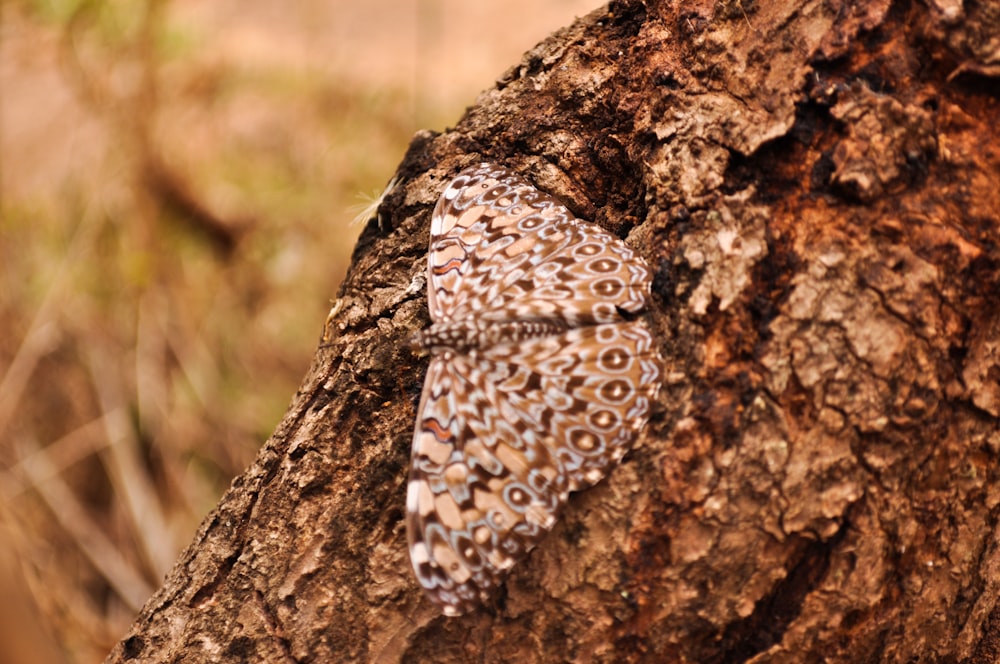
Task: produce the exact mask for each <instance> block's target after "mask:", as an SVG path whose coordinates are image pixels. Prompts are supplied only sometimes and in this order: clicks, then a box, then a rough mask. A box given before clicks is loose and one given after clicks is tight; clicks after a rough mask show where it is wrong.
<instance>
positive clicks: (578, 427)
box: [406, 164, 663, 616]
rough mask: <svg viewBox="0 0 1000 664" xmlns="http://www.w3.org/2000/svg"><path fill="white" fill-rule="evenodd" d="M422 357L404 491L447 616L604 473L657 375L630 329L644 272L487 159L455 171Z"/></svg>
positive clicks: (629, 438) (468, 605) (413, 542)
mask: <svg viewBox="0 0 1000 664" xmlns="http://www.w3.org/2000/svg"><path fill="white" fill-rule="evenodd" d="M427 267H428V270H427V303H428V308H429V310H430V317H431V321H432V323H433V324H432V325H431V326H430V327H429V328H427V329H426V330H423V331H422V332H419V333H418V334H417V335H416V336H415V339H414V340H415V342H416V343H417V344H418V345H420V346H422V347H424V348H426V349H429V350H430V352H431V355H432V357H431V362H430V367H429V368H428V370H427V377H426V379H425V382H424V389H423V394H422V396H421V399H420V407H419V410H418V412H417V423H416V430H415V431H414V436H413V453H412V459H411V464H410V478H409V484H408V487H407V497H406V509H407V522H406V526H407V537H408V541H409V547H410V560H411V562H412V564H413V569H414V571H415V572H416V576H417V579H418V580H419V582H420V584H421V586H423V588H424V591H425V592H426V594H427V595H428V596H429V597H430V598H431V600H433V601H434V602H435V603H436V604H437V605H439V606H440V607H441V609H442V611H443V612H444V613H445V614H446V615H450V616H453V615H460V614H462V613H466V612H467V611H469V610H471V609H473V608H475V607H476V606H478V605H480V604H481V603H482V602H484V601H486V600H487V599H488V598H489V597H490V596H491V595H492V593H493V592H494V590H495V589H496V587H497V586H498V585H499V584H500V583H502V582H503V579H504V578H505V577H506V575H507V573H508V571H509V570H510V569H511V567H512V566H513V565H514V564H515V563H517V562H518V561H519V560H521V559H522V558H524V557H525V556H526V555H527V553H528V552H529V551H530V550H531V549H532V548H533V547H534V546H535V545H536V544H537V543H538V542H539V540H540V539H541V538H542V537H543V536H544V535H545V533H547V532H548V531H549V530H551V529H552V526H553V525H554V524H555V522H556V518H557V517H558V515H559V513H560V511H561V509H562V507H563V505H564V504H565V502H566V498H567V496H568V494H569V493H570V492H571V491H578V490H580V489H584V488H587V487H589V486H591V485H593V484H595V483H596V482H598V481H600V480H601V478H603V477H604V476H605V475H606V474H607V472H608V470H609V469H611V468H612V467H613V466H614V465H615V464H616V463H617V462H618V461H619V460H620V459H621V457H622V455H623V454H624V453H625V452H626V451H627V450H628V449H629V448H630V447H631V445H632V443H633V442H634V441H635V439H636V437H637V436H638V434H639V431H640V430H641V429H642V427H643V425H644V424H645V422H646V419H647V417H648V415H649V411H650V407H651V402H652V401H653V400H654V399H655V398H656V394H657V391H658V389H659V385H660V381H661V378H662V373H663V369H662V363H661V360H660V358H659V355H658V354H657V351H656V349H655V348H654V344H653V339H652V336H651V335H650V332H649V330H648V329H647V328H646V326H645V325H643V323H642V322H640V321H636V320H630V316H629V315H630V314H636V313H638V312H640V311H641V310H642V309H643V308H645V306H646V303H647V300H648V298H649V290H650V281H651V274H650V270H649V267H648V266H647V265H646V263H645V261H643V260H642V259H641V258H640V257H639V256H637V255H636V254H635V253H634V252H633V251H632V250H631V249H629V248H628V247H627V246H625V244H624V243H622V242H621V241H620V240H618V239H617V238H615V237H613V236H611V235H609V234H608V233H605V232H604V231H602V230H601V229H600V228H598V227H597V226H595V225H593V224H590V223H587V222H583V221H580V220H579V219H576V218H575V217H573V215H572V214H571V213H570V212H569V210H567V209H566V207H565V206H564V205H562V204H561V203H560V202H559V201H557V200H556V199H555V198H553V197H552V196H549V195H547V194H545V193H543V192H541V191H539V190H538V189H535V188H534V187H533V186H531V185H530V184H528V183H527V182H526V181H525V180H523V179H522V178H520V177H518V176H517V175H514V174H513V173H511V172H509V171H507V170H506V169H504V168H500V167H497V166H494V165H491V164H481V165H479V166H475V167H473V168H470V169H467V170H465V171H463V172H462V173H460V174H459V175H458V177H456V178H455V179H454V180H452V182H451V183H450V184H449V185H448V187H447V188H446V189H445V191H444V193H443V194H442V195H441V198H440V200H439V201H438V203H437V206H436V207H435V208H434V214H433V217H432V218H431V240H430V253H429V256H428V266H427Z"/></svg>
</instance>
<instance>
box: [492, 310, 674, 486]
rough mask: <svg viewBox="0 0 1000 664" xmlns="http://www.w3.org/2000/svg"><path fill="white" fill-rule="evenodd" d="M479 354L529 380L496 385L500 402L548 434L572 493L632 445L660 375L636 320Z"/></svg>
mask: <svg viewBox="0 0 1000 664" xmlns="http://www.w3.org/2000/svg"><path fill="white" fill-rule="evenodd" d="M483 355H484V356H485V357H487V358H489V359H490V360H491V361H493V362H498V363H510V364H514V365H517V366H519V367H522V368H523V369H524V370H525V372H527V373H528V375H530V377H531V380H530V381H525V382H524V383H522V384H518V385H503V386H501V388H502V389H503V390H504V394H503V398H504V400H505V401H506V402H507V404H508V405H509V407H510V408H513V409H514V410H515V411H516V412H517V417H519V418H520V420H521V421H523V422H525V423H526V424H527V425H529V426H530V427H532V428H533V429H534V431H536V432H545V433H546V434H547V435H544V440H545V441H546V444H547V446H548V447H549V449H550V452H551V453H552V454H553V455H554V456H555V457H556V459H557V460H558V462H559V469H560V472H561V473H562V474H563V475H565V477H566V482H567V485H568V487H569V490H570V491H579V490H581V489H585V488H587V487H590V486H592V485H593V484H596V483H597V482H599V481H600V480H601V479H602V478H603V477H604V476H605V475H606V474H607V472H608V470H610V469H611V468H612V467H614V465H615V464H617V463H618V461H620V460H621V457H622V456H623V455H624V454H625V452H627V451H628V450H629V449H630V448H631V446H632V444H633V443H634V442H635V439H636V438H637V436H638V434H639V432H640V431H641V430H642V428H643V426H645V423H646V420H647V418H648V417H649V411H650V409H651V407H652V402H653V401H654V400H655V398H656V394H657V393H658V391H659V386H660V382H661V380H662V377H663V376H662V374H663V369H662V366H661V362H660V358H659V355H658V353H657V352H656V350H655V348H654V347H653V339H652V335H651V334H650V332H649V329H648V328H647V327H646V326H645V325H644V324H642V323H640V322H632V323H619V324H605V325H594V326H586V327H580V328H574V329H570V330H567V331H566V332H564V333H562V334H560V335H556V336H549V337H542V338H538V339H532V340H529V341H527V342H520V343H517V344H500V345H497V346H493V347H490V348H487V349H484V350H483ZM538 435H543V434H542V433H539V434H538Z"/></svg>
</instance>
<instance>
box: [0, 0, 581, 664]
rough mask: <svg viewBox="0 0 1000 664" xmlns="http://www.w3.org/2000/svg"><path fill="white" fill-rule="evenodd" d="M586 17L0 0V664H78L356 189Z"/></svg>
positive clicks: (165, 539) (155, 566)
mask: <svg viewBox="0 0 1000 664" xmlns="http://www.w3.org/2000/svg"><path fill="white" fill-rule="evenodd" d="M596 4H597V2H596V0H593V1H592V2H583V1H581V0H566V1H564V2H549V3H545V9H544V11H543V12H542V13H539V9H538V7H537V3H533V2H528V1H527V0H521V1H518V2H508V3H505V4H504V10H505V11H506V12H508V15H509V16H512V17H514V19H515V20H512V21H503V20H497V16H496V12H497V11H498V10H497V8H496V5H495V4H491V3H465V2H461V1H460V0H423V1H421V2H416V3H414V2H410V1H406V0H398V1H396V2H389V1H386V0H382V1H378V2H369V3H356V2H346V1H345V2H337V1H322V0H313V1H311V2H303V3H296V4H295V5H294V7H295V9H294V11H293V10H290V9H289V7H291V6H292V5H288V4H287V3H283V2H278V1H277V0H258V1H255V2H246V1H245V0H243V1H240V2H237V1H236V0H211V1H206V0H173V1H172V2H169V1H168V0H146V1H145V2H142V1H135V0H117V1H116V0H108V1H105V2H101V1H95V0H90V1H88V0H49V1H47V2H43V1H42V0H36V1H34V2H31V1H28V0H21V1H15V0H9V1H8V2H5V3H2V4H0V11H2V22H0V31H2V32H0V89H2V90H3V93H2V95H0V154H2V161H0V325H2V328H0V329H2V330H3V332H2V334H0V593H3V595H4V596H5V597H6V598H8V599H7V601H6V602H4V603H3V604H2V605H0V661H3V662H8V663H10V664H16V663H19V662H33V663H35V662H74V663H75V662H95V661H100V660H101V659H102V658H103V657H104V655H105V653H106V652H107V651H108V649H110V647H111V645H112V644H113V643H114V641H116V640H117V639H118V638H119V637H120V636H121V635H122V634H123V632H124V631H125V630H126V629H127V627H128V625H129V623H130V622H131V620H132V618H133V617H134V615H135V613H136V611H137V610H138V609H139V608H140V607H141V605H142V603H143V602H144V601H145V600H146V598H147V597H148V596H149V594H150V593H151V592H153V591H154V590H155V588H156V587H157V586H158V584H159V582H160V579H161V578H162V576H163V574H164V573H165V572H166V570H167V569H168V568H169V566H170V565H171V564H172V563H173V561H174V559H175V558H176V556H177V554H178V553H179V551H180V550H181V548H182V547H184V546H185V545H186V544H187V542H188V541H189V540H190V538H191V536H192V534H193V532H194V530H195V528H196V527H197V525H198V523H199V521H200V520H201V518H202V517H203V516H204V515H205V514H206V513H207V512H208V510H210V509H211V508H212V507H213V505H214V504H215V501H216V500H217V499H218V497H219V495H220V494H221V492H222V491H224V490H225V487H226V486H227V485H228V483H229V481H230V480H231V479H232V478H233V477H234V476H235V475H237V474H238V473H240V472H241V471H242V470H243V468H245V467H246V465H247V464H248V463H249V462H250V461H251V460H252V458H253V456H254V454H255V453H256V450H257V449H258V448H259V446H260V445H261V443H262V442H263V441H264V440H265V439H266V438H267V437H268V435H269V433H270V431H271V430H272V428H273V427H274V425H275V424H276V423H277V422H278V420H279V418H280V417H281V415H282V413H283V412H284V408H285V406H286V405H287V403H288V401H289V399H290V398H291V395H292V394H293V393H294V391H295V388H296V386H297V384H298V381H299V379H300V378H301V377H302V375H303V374H304V373H305V370H306V367H307V364H308V362H309V359H310V357H311V354H312V351H313V348H314V346H315V344H316V342H317V338H318V334H319V332H320V328H321V325H322V322H323V320H324V317H325V315H326V312H327V309H328V308H329V301H330V299H331V298H332V297H333V295H334V293H335V291H336V285H337V283H338V281H339V280H340V279H341V278H342V275H343V274H344V272H345V270H346V268H347V265H348V262H349V255H350V251H351V248H352V244H353V242H354V238H355V237H356V234H357V233H358V232H359V230H360V227H359V226H351V225H350V224H349V221H350V219H351V218H352V217H353V216H355V215H356V212H357V211H356V209H355V210H354V211H352V207H355V206H356V205H357V204H359V203H362V204H363V200H362V198H361V196H360V194H361V193H362V192H376V193H377V192H378V191H380V190H381V189H382V188H383V187H384V185H385V184H386V181H387V180H388V179H389V177H390V176H391V175H392V173H393V170H394V168H395V165H396V163H397V162H398V160H399V158H400V157H401V156H402V153H403V150H404V148H405V146H406V143H407V141H408V140H409V137H410V136H411V135H412V133H413V132H414V131H416V130H417V129H420V128H422V127H430V128H434V129H443V128H444V127H445V126H446V125H447V124H449V123H452V122H454V121H455V120H456V119H457V118H458V116H459V115H460V113H461V110H462V109H463V108H464V107H465V106H466V105H468V104H471V103H472V101H473V100H474V98H475V95H476V93H477V92H478V91H479V90H480V89H483V88H486V87H489V86H490V84H491V82H492V81H493V79H494V78H495V77H496V76H498V75H499V74H500V73H501V72H502V71H503V70H504V69H506V68H507V67H508V66H509V65H510V64H513V63H514V62H515V61H516V60H517V58H518V56H519V54H520V53H521V52H522V51H524V50H526V49H527V48H530V47H531V46H532V45H533V44H534V43H535V42H536V41H538V40H539V39H541V38H543V37H544V36H545V35H546V34H547V33H548V32H549V31H551V30H552V29H554V28H556V27H559V26H560V25H563V24H566V23H568V22H570V21H571V20H572V18H573V16H574V15H575V14H582V13H584V12H586V11H589V10H590V9H592V8H593V6H594V5H596ZM468 5H472V6H471V7H470V6H468ZM514 26H516V31H515V30H514Z"/></svg>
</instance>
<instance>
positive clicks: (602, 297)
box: [427, 164, 651, 326]
mask: <svg viewBox="0 0 1000 664" xmlns="http://www.w3.org/2000/svg"><path fill="white" fill-rule="evenodd" d="M650 281H651V274H650V271H649V268H648V267H647V266H646V265H645V263H644V262H643V261H642V260H641V259H639V258H638V257H637V256H636V255H635V253H634V252H632V250H631V249H629V248H628V247H626V246H625V245H624V244H622V243H621V241H619V240H618V239H617V238H615V237H613V236H611V235H609V234H608V233H605V232H604V231H602V230H601V229H600V228H598V227H597V226H595V225H593V224H589V223H587V222H582V221H580V220H578V219H576V218H575V217H573V215H572V213H570V211H569V210H568V209H567V208H566V207H565V206H564V205H562V204H561V203H560V202H559V201H558V200H556V199H555V198H553V197H551V196H549V195H547V194H544V193H542V192H540V191H539V190H537V189H535V188H534V187H532V186H531V185H530V184H528V183H527V182H526V181H525V180H523V179H522V178H520V177H518V176H517V175H514V174H513V173H510V172H509V171H507V170H506V169H503V168H498V167H495V166H491V165H489V164H483V165H480V166H479V167H476V168H473V169H469V170H467V171H464V172H463V173H462V174H460V175H459V176H458V177H457V178H455V180H454V181H452V183H451V184H450V185H449V186H448V188H447V189H446V190H445V192H444V194H442V196H441V198H440V200H439V201H438V204H437V206H436V207H435V209H434V214H433V216H432V218H431V251H430V256H429V259H428V290H427V292H428V306H429V309H430V314H431V319H432V320H433V321H434V322H445V321H452V320H461V319H463V318H468V317H471V316H475V315H481V316H482V318H483V319H485V320H510V319H511V318H512V317H516V318H518V319H522V320H527V319H544V320H560V321H564V322H566V323H568V324H569V325H571V326H573V325H580V324H593V323H610V322H615V321H620V320H622V318H621V316H620V315H619V314H618V309H623V310H625V311H629V312H633V313H634V312H638V311H641V310H642V309H643V307H644V306H645V303H646V300H647V299H648V296H649V288H650Z"/></svg>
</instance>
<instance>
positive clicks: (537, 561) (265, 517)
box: [107, 0, 1000, 662]
mask: <svg viewBox="0 0 1000 664" xmlns="http://www.w3.org/2000/svg"><path fill="white" fill-rule="evenodd" d="M498 18H501V20H499V21H498V23H497V25H496V26H483V27H482V28H481V29H513V27H514V26H516V20H511V17H507V18H504V17H502V12H498ZM998 44H1000V6H998V4H996V3H995V2H994V3H993V4H986V3H979V4H976V3H966V4H965V5H963V4H962V3H952V2H948V0H927V2H925V3H924V4H920V3H913V2H898V3H889V2H887V1H880V2H879V1H876V2H870V3H852V2H844V1H838V0H832V1H830V2H821V3H804V2H793V1H777V0H776V1H773V2H760V1H758V2H742V3H741V2H738V1H737V2H716V3H682V2H666V1H661V0H647V1H646V2H642V1H641V0H624V1H622V2H612V3H611V4H610V5H609V6H608V7H606V8H602V9H600V10H597V11H595V12H594V13H592V14H591V15H589V16H587V17H585V18H583V19H581V20H579V21H578V22H577V23H575V24H574V25H572V26H571V27H569V28H566V29H564V30H562V31H560V32H558V33H556V34H555V35H553V36H552V37H551V38H549V39H548V40H547V41H545V42H544V43H542V44H540V45H539V46H538V47H536V48H535V49H534V50H532V51H531V52H529V53H528V54H526V55H525V57H524V59H523V61H522V62H521V63H520V64H519V65H517V66H515V67H513V68H512V69H511V70H510V71H508V72H507V73H506V74H504V76H503V77H502V78H501V79H500V80H499V81H498V82H497V85H496V87H495V88H494V89H492V90H490V91H488V92H486V93H484V94H483V95H482V96H481V97H480V98H479V99H478V100H477V103H476V105H475V106H474V107H472V108H471V109H470V110H469V111H468V113H467V114H466V116H465V117H464V118H463V119H462V121H461V122H460V123H459V124H458V126H457V127H456V128H454V129H452V130H449V131H447V132H445V133H443V134H433V133H431V132H423V133H420V134H418V135H417V136H416V137H415V138H414V140H413V143H412V145H411V147H410V150H409V152H408V153H407V155H406V156H405V158H404V159H403V161H402V163H401V164H400V167H399V170H398V173H397V178H398V179H397V182H398V184H396V185H395V186H394V187H393V188H391V190H390V191H388V192H387V195H386V197H385V199H384V200H383V203H382V206H381V211H380V213H379V215H378V216H377V219H373V220H372V221H371V222H370V223H369V225H368V227H367V228H366V229H365V232H364V234H363V235H362V237H361V239H360V241H359V243H358V246H357V249H356V252H355V255H354V260H353V265H352V268H351V270H350V272H349V273H348V275H347V278H346V280H345V282H344V284H343V286H342V288H341V291H340V294H339V297H338V299H337V301H336V303H335V305H334V307H333V310H332V311H331V312H330V316H329V319H328V320H327V323H326V328H325V330H324V333H323V337H322V342H321V344H320V345H319V348H318V349H317V351H316V356H315V362H314V363H313V366H312V368H311V370H310V372H309V374H308V376H307V377H306V379H305V380H304V382H303V384H302V387H301V389H300V390H299V392H298V393H297V395H296V397H295V399H294V402H293V403H292V405H291V407H290V408H289V410H288V413H287V414H286V416H285V418H284V420H283V422H282V423H281V425H280V426H279V427H278V429H277V431H275V433H274V435H273V436H272V438H271V439H270V440H269V441H268V443H267V445H265V446H264V448H263V449H262V450H261V452H260V455H259V456H258V458H257V460H256V462H255V463H254V464H253V466H252V467H251V468H250V469H249V470H247V472H246V473H245V474H244V475H242V476H241V477H239V478H237V479H236V480H235V481H234V482H233V485H232V488H231V489H230V490H229V492H228V493H227V494H226V495H225V496H224V497H223V499H222V501H221V503H220V504H219V506H218V507H217V508H216V509H215V511H213V512H212V513H211V514H210V515H209V516H208V518H207V519H206V520H205V522H204V524H203V525H202V527H201V529H200V531H199V532H198V535H197V537H196V538H195V540H194V542H193V543H192V544H191V546H190V547H189V548H188V550H187V551H186V552H185V553H184V554H183V556H182V557H181V559H180V561H179V562H178V563H177V565H176V566H175V568H174V569H173V571H172V572H171V573H170V574H169V576H168V577H167V579H166V580H165V583H164V586H163V588H162V589H161V590H160V591H159V592H158V593H157V594H156V595H155V596H154V597H153V598H152V599H150V601H149V602H148V603H147V605H146V607H145V608H144V609H143V611H142V613H141V614H140V615H139V617H138V618H137V620H136V622H135V624H134V625H133V627H132V629H131V631H130V632H129V634H128V635H127V636H126V637H125V638H124V640H123V641H121V643H120V644H119V645H118V646H117V647H116V648H115V650H114V651H113V652H112V653H111V655H110V657H109V658H108V660H107V661H109V662H128V661H142V662H178V661H184V662H200V661H213V662H237V661H317V662H327V661H386V662H394V661H436V662H452V661H455V662H458V661H483V662H511V661H518V662H522V661H539V662H554V661H596V662H664V661H680V662H736V661H740V662H743V661H753V662H783V661H794V662H810V661H835V662H855V661H880V662H881V661H886V662H932V661H933V662H937V661H956V662H957V661H963V662H987V661H995V660H996V659H997V658H998V657H1000V604H998V586H1000V542H998V539H997V535H996V533H997V525H998V521H1000V507H998V505H1000V484H998V482H997V479H998V475H1000V465H998V458H997V457H998V454H1000V429H998V419H997V418H998V415H1000V242H998V239H1000V96H998V90H1000V84H998V81H997V78H998V75H1000V46H998ZM481 160H489V161H493V162H497V163H500V164H503V165H505V166H507V167H508V168H510V169H511V170H513V171H515V172H517V173H519V174H521V175H522V176H524V177H525V178H527V179H528V180H530V181H532V182H533V183H535V185H536V186H537V187H538V188H540V189H542V190H544V191H547V192H549V193H552V194H554V195H555V196H557V197H559V198H560V199H562V200H563V201H565V202H566V204H567V205H568V206H569V207H570V209H571V210H573V212H574V213H575V214H576V215H577V216H579V217H581V218H583V219H587V220H591V221H594V222H596V223H597V224H599V225H600V226H602V227H604V228H605V229H608V230H609V231H611V232H613V233H615V234H617V235H618V236H619V237H623V238H625V240H626V242H627V243H628V244H629V245H630V246H631V247H632V248H633V249H635V250H636V251H637V252H638V253H639V254H641V255H642V256H643V257H644V258H645V259H646V260H647V261H648V262H649V264H650V265H652V266H653V269H654V272H655V273H656V278H655V281H654V285H653V304H652V306H651V308H650V309H651V311H650V313H649V317H648V319H649V322H650V326H651V328H652V329H653V330H654V334H655V336H656V338H657V343H658V346H659V349H660V352H661V353H662V355H663V357H664V358H665V361H666V366H667V372H666V380H665V384H664V386H663V389H662V390H661V392H660V397H659V400H658V402H657V404H656V405H655V406H654V411H653V415H652V418H651V421H650V423H649V425H648V427H647V429H646V432H645V436H644V437H643V439H642V441H641V442H640V444H639V445H638V446H637V447H636V448H635V449H634V450H633V451H632V452H631V453H630V454H629V455H627V456H626V457H625V459H624V461H623V462H622V464H621V465H620V466H619V467H617V468H616V469H615V470H613V471H612V472H611V473H610V476H609V477H608V478H607V480H605V481H604V482H602V483H601V484H600V485H598V486H597V487H595V488H593V489H591V490H589V491H586V492H582V493H579V494H575V495H572V496H571V497H570V501H569V505H568V507H567V509H566V510H565V512H564V514H563V516H562V518H561V521H560V522H559V523H558V524H557V525H556V527H555V529H554V530H553V532H551V533H550V534H549V536H548V537H547V538H546V539H545V540H543V542H542V543H541V544H540V545H539V547H538V548H537V549H535V550H534V552H533V553H532V554H531V555H530V556H529V557H528V558H527V559H526V560H525V561H523V562H522V563H521V564H520V565H519V566H517V567H516V568H515V569H514V571H513V572H512V574H511V576H510V578H509V579H508V581H507V582H506V584H505V586H504V588H502V589H501V591H500V593H499V594H498V595H497V597H496V598H495V600H494V601H493V602H492V603H490V604H488V605H487V606H485V607H483V608H482V609H480V610H478V611H475V612H473V613H471V614H469V615H466V616H463V617H460V618H445V617H443V616H441V615H440V613H439V612H438V610H436V609H435V608H434V607H433V606H431V605H430V604H429V603H428V602H427V601H426V600H425V599H424V597H423V595H422V592H421V590H420V588H419V587H418V585H417V583H416V581H415V579H414V576H413V574H412V572H411V570H410V564H409V561H408V558H407V547H406V541H405V540H406V536H405V532H404V531H405V529H404V525H403V524H404V519H403V514H404V509H405V506H404V503H405V495H404V494H405V482H406V476H407V465H408V460H409V448H410V438H411V435H412V429H413V423H414V417H415V409H416V404H417V400H418V398H419V394H420V389H421V385H422V380H423V371H424V369H425V368H426V362H427V360H426V358H420V357H418V356H417V355H415V354H414V353H413V352H411V350H410V349H409V347H408V345H407V343H406V339H407V337H408V336H409V335H410V334H412V333H413V332H414V331H415V330H418V329H421V328H423V327H425V326H426V325H427V324H428V316H427V305H426V292H425V290H424V288H423V286H424V281H423V275H424V273H425V270H426V254H427V240H428V221H429V216H430V211H431V208H432V207H433V205H434V203H435V201H436V199H437V197H438V196H439V195H440V193H441V190H442V188H443V186H444V184H445V183H446V181H447V180H448V179H450V178H451V177H452V176H453V175H455V174H456V173H457V172H458V171H459V170H461V168H462V167H464V166H467V165H469V164H471V163H476V162H478V161H481Z"/></svg>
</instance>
